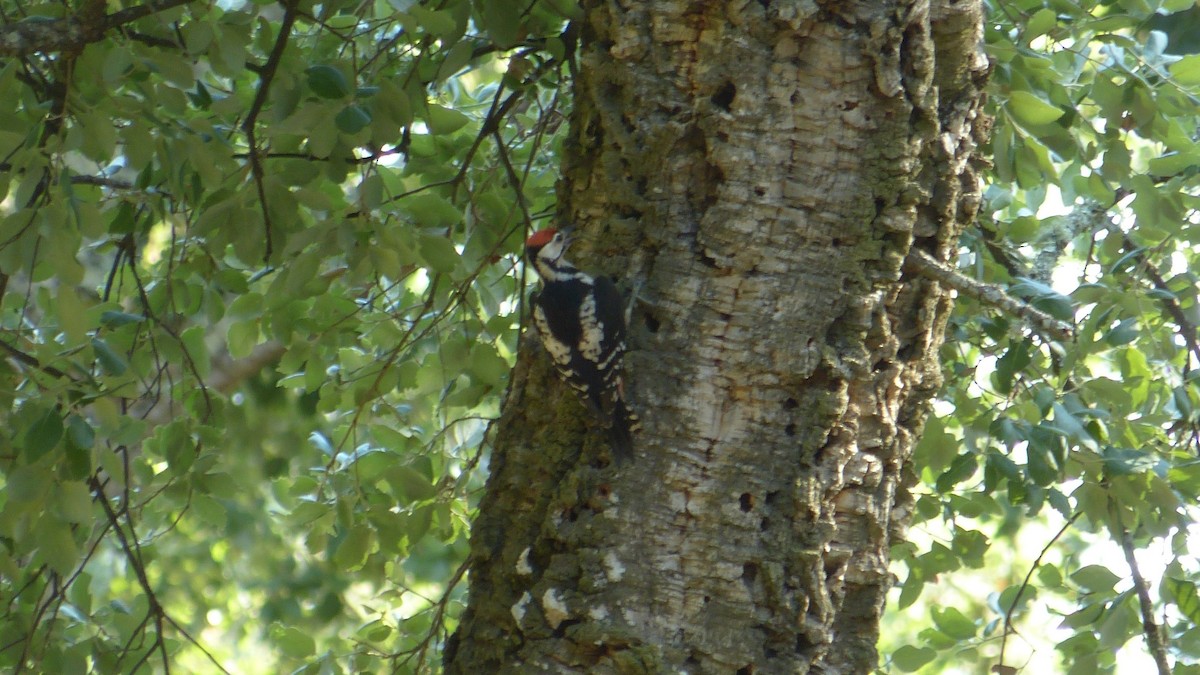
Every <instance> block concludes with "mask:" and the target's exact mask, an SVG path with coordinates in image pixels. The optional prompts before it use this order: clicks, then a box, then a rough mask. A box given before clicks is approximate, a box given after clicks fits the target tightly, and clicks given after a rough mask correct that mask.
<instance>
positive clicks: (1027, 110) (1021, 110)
mask: <svg viewBox="0 0 1200 675" xmlns="http://www.w3.org/2000/svg"><path fill="white" fill-rule="evenodd" d="M1008 110H1009V112H1011V113H1012V114H1013V116H1014V117H1016V118H1017V121H1018V122H1020V123H1022V124H1029V125H1034V126H1037V125H1042V124H1050V123H1051V122H1053V121H1055V120H1057V119H1058V118H1060V117H1062V116H1063V115H1065V114H1066V111H1064V110H1062V109H1060V108H1059V107H1058V106H1054V105H1050V104H1049V103H1047V102H1045V101H1043V100H1042V99H1040V98H1038V97H1037V96H1035V95H1033V94H1031V93H1029V92H1027V91H1014V92H1012V94H1010V95H1009V98H1008Z"/></svg>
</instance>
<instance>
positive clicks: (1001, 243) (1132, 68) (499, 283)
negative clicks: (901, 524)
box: [0, 0, 1200, 673]
mask: <svg viewBox="0 0 1200 675" xmlns="http://www.w3.org/2000/svg"><path fill="white" fill-rule="evenodd" d="M577 12H578V10H577V9H576V8H575V7H574V5H573V4H572V3H571V2H569V0H520V1H518V0H476V1H470V2H469V1H468V0H440V1H431V2H424V3H419V2H416V1H415V0H388V1H384V0H380V1H378V2H374V3H357V2H333V3H327V4H320V5H317V4H312V3H308V2H285V3H283V4H275V3H266V2H263V3H240V2H233V1H231V2H222V3H218V4H215V5H210V4H201V3H192V4H184V3H182V2H179V1H178V0H165V1H163V2H158V3H156V4H155V5H154V6H153V7H151V6H150V5H127V6H120V5H119V4H118V3H106V2H97V1H96V0H77V1H76V2H74V3H71V4H65V3H48V2H41V3H38V2H34V3H27V2H14V1H12V0H4V2H0V21H2V22H3V24H4V26H3V27H2V28H0V34H2V36H3V38H4V39H2V40H0V96H2V97H3V98H4V100H7V101H9V103H8V104H5V105H3V106H0V116H2V123H0V185H2V186H3V194H4V201H3V204H2V206H0V350H3V356H4V357H5V358H4V359H3V360H0V397H2V398H3V401H2V403H0V410H3V411H4V413H3V416H4V419H5V423H4V425H3V429H4V433H0V476H2V478H0V480H2V481H3V488H2V489H0V669H3V670H5V671H10V670H14V671H20V670H22V669H24V670H32V671H34V672H41V671H45V672H87V671H89V670H90V671H93V672H105V673H109V672H130V671H134V670H137V669H138V668H139V667H143V666H144V667H145V668H146V669H148V670H150V669H152V670H164V671H165V670H170V669H172V668H175V669H176V670H183V671H188V672H209V671H213V670H217V669H228V670H230V671H235V672H271V673H274V672H285V671H289V670H293V669H297V668H300V669H303V670H307V671H311V672H327V671H328V672H344V671H364V672H372V671H380V670H382V671H387V670H398V671H401V672H414V671H418V670H427V669H431V668H435V667H436V662H437V660H438V659H437V653H438V650H439V648H440V645H441V642H442V640H443V639H444V636H445V634H446V633H445V631H446V630H447V629H448V628H452V627H453V626H454V622H455V619H456V616H457V612H458V608H459V606H460V604H459V602H460V598H461V594H462V593H463V591H464V588H463V585H464V584H463V583H462V582H463V580H462V573H463V572H462V570H463V567H462V560H463V558H464V556H465V552H466V545H465V536H466V527H467V523H468V521H469V517H470V512H471V508H472V495H473V494H474V492H475V491H476V490H477V489H478V487H479V485H480V484H481V482H482V477H483V474H484V470H485V468H486V450H485V448H486V433H487V428H488V421H489V420H490V419H492V418H494V417H495V416H496V415H497V414H498V401H499V397H500V395H501V394H502V393H503V390H504V387H505V386H506V383H507V378H508V371H509V368H510V367H511V364H512V362H513V355H514V352H515V350H516V344H517V336H518V333H519V330H520V327H521V323H522V308H521V303H520V298H521V297H522V290H523V287H524V284H525V282H526V280H525V278H524V276H523V273H522V271H521V269H520V267H519V266H518V265H516V258H515V254H516V252H517V251H518V249H519V242H520V241H521V240H522V238H523V234H524V232H526V231H527V230H528V228H530V227H531V226H532V224H533V223H534V222H535V221H536V220H537V219H540V218H546V217H548V216H549V215H551V214H552V212H553V208H554V184H555V179H556V168H557V166H558V163H559V159H560V153H559V150H558V144H559V143H560V142H561V140H560V139H561V135H560V133H559V132H560V130H561V129H562V128H563V126H564V124H565V114H566V110H567V109H568V108H569V100H568V99H567V98H566V97H567V89H568V85H569V78H570V75H571V72H572V71H571V59H570V57H571V54H572V49H573V40H574V37H573V35H574V33H573V30H571V29H568V28H567V26H568V25H569V24H568V21H570V20H573V19H579V18H580V17H579V15H578V13H577ZM106 13H107V15H106ZM1198 17H1200V9H1197V8H1196V7H1195V6H1194V5H1193V2H1192V0H1173V1H1172V0H1168V1H1167V2H1162V3H1155V2H1142V1H1140V0H1130V1H1122V2H1092V1H1090V0H1085V1H1084V2H1081V3H1076V2H1071V1H1061V2H1048V3H1045V4H1043V3H1041V2H1029V1H1014V2H1004V3H1001V4H997V5H995V6H994V7H993V8H992V12H991V19H992V20H991V22H990V23H989V25H988V27H987V40H988V45H987V46H988V50H989V54H990V55H991V57H992V58H993V59H994V60H995V68H994V73H993V89H994V92H995V95H994V99H993V101H994V110H993V112H994V115H995V125H994V137H993V141H992V145H991V147H990V148H988V149H986V153H987V154H988V155H989V156H990V157H991V158H992V161H993V165H992V167H993V168H992V170H991V173H990V184H989V188H988V192H987V199H988V201H987V203H986V204H985V207H984V209H983V211H984V212H985V213H986V214H987V216H988V218H986V219H985V222H982V223H980V226H979V227H978V228H977V229H975V230H973V231H971V232H970V233H969V234H968V236H967V237H966V238H965V239H964V241H963V248H962V261H961V262H962V267H963V271H964V272H965V273H966V274H967V275H968V276H971V277H974V278H977V279H980V280H983V281H986V282H989V283H993V284H997V285H998V286H1000V287H1003V288H1004V289H1006V290H1007V291H1008V292H1010V293H1012V294H1014V295H1018V296H1021V297H1024V298H1026V299H1027V300H1029V301H1030V302H1032V303H1033V304H1034V305H1035V306H1037V307H1039V308H1041V309H1043V310H1045V311H1046V312H1048V313H1050V314H1052V315H1053V316H1055V317H1057V318H1058V319H1060V320H1064V321H1069V322H1072V323H1074V324H1075V331H1074V335H1073V336H1072V337H1071V338H1070V339H1062V338H1061V337H1055V336H1051V335H1046V334H1045V333H1044V332H1043V331H1042V330H1041V329H1040V328H1039V327H1038V326H1037V325H1030V324H1027V323H1024V322H1023V321H1022V320H1020V319H1018V318H1015V317H1013V316H1010V315H1006V314H1003V313H1001V312H999V311H998V310H996V309H994V308H991V307H986V306H981V305H979V304H978V303H977V302H975V301H972V300H969V299H966V298H963V299H960V305H959V311H958V314H957V316H956V319H955V321H954V322H953V325H952V326H951V331H952V335H951V336H950V339H949V340H948V343H947V347H946V352H945V363H946V368H947V371H946V375H947V379H946V388H945V392H944V394H943V401H942V402H941V403H939V405H938V406H937V407H936V409H935V415H934V416H933V417H932V418H931V419H930V421H929V424H928V425H927V428H926V433H925V435H924V439H923V441H922V443H921V445H920V446H919V448H918V454H917V457H916V461H915V466H916V470H917V472H918V473H919V474H920V478H921V479H922V480H923V482H922V483H921V484H919V485H918V486H917V487H916V488H915V489H916V491H917V492H918V495H919V499H918V501H917V504H916V514H915V523H916V526H915V528H914V531H913V534H914V536H913V542H914V543H912V544H907V545H904V546H900V547H897V549H896V551H895V552H894V553H895V556H896V558H897V560H899V561H900V562H899V563H898V564H897V568H896V569H897V572H898V574H899V575H900V577H901V581H902V582H903V583H902V585H901V587H900V588H899V589H898V594H897V596H896V598H895V602H894V603H893V604H894V605H895V606H897V607H900V608H904V607H908V608H909V611H908V613H907V614H897V615H895V616H893V617H891V618H890V621H891V622H892V626H891V627H890V628H885V630H884V634H885V635H887V636H889V637H888V642H889V645H887V650H886V651H887V653H885V655H884V665H883V667H884V668H885V669H892V670H914V669H917V668H922V667H924V668H929V669H934V668H936V667H937V666H938V665H939V664H941V665H942V666H943V667H947V668H949V667H958V668H959V669H960V670H961V669H962V668H964V667H968V666H964V665H963V664H965V663H969V662H970V661H971V660H972V659H973V660H975V662H976V663H977V664H978V666H977V667H978V670H979V671H980V672H985V671H987V670H988V669H989V668H990V667H991V666H993V665H996V664H998V663H1003V664H1004V665H1007V666H1014V667H1016V666H1022V665H1025V663H1027V662H1030V661H1029V659H1035V660H1037V659H1041V661H1040V662H1042V663H1046V662H1048V663H1050V664H1051V667H1058V666H1057V665H1055V664H1066V665H1065V666H1063V667H1064V668H1067V667H1072V668H1074V669H1075V672H1081V673H1090V672H1100V671H1101V670H1103V669H1105V668H1111V667H1112V664H1114V663H1115V659H1116V658H1117V657H1116V653H1117V650H1118V649H1119V648H1120V647H1121V646H1122V645H1126V644H1127V643H1130V641H1131V640H1145V639H1146V638H1145V631H1144V630H1143V627H1142V623H1143V618H1144V613H1146V612H1148V613H1149V616H1150V617H1151V618H1152V619H1153V620H1156V621H1159V622H1161V623H1164V626H1163V628H1164V631H1163V635H1164V638H1165V642H1166V644H1165V645H1159V646H1155V645H1153V644H1150V645H1146V644H1143V645H1141V647H1140V650H1141V652H1142V653H1161V654H1162V657H1163V658H1164V659H1169V660H1171V661H1172V662H1175V663H1176V664H1177V667H1176V670H1175V672H1177V673H1182V672H1200V668H1197V667H1196V666H1189V665H1179V664H1192V663H1195V662H1197V661H1200V594H1198V592H1197V591H1198V590H1200V589H1198V588H1197V586H1196V581H1195V579H1196V575H1197V573H1198V572H1200V560H1198V559H1197V556H1196V555H1195V554H1193V552H1192V551H1193V547H1192V546H1191V544H1190V542H1189V535H1190V527H1191V524H1192V521H1193V519H1194V517H1195V515H1196V511H1195V508H1194V507H1193V506H1192V504H1193V503H1194V502H1195V500H1196V498H1197V496H1200V462H1198V461H1197V459H1196V454H1197V452H1200V412H1198V407H1200V387H1198V383H1197V379H1198V376H1197V374H1196V370H1195V369H1196V367H1197V365H1200V344H1198V340H1197V335H1196V333H1197V329H1196V325H1197V323H1200V309H1198V307H1197V302H1196V286H1197V284H1196V278H1195V274H1194V273H1193V272H1192V270H1194V269H1196V267H1197V264H1196V257H1197V255H1198V254H1200V247H1198V244H1197V240H1198V239H1200V227H1198V219H1197V215H1196V206H1197V203H1198V201H1197V188H1198V185H1197V171H1196V168H1195V167H1196V166H1197V164H1200V145H1197V128H1198V126H1200V105H1198V96H1200V54H1197V52H1200V44H1198V42H1200V38H1198V36H1200V30H1197V29H1196V26H1198V25H1200V18H1198ZM998 543H1003V544H1004V545H997V544H998ZM1150 544H1154V546H1153V547H1152V548H1149V549H1147V548H1146V547H1147V546H1148V545H1150ZM1043 548H1045V552H1044V553H1043V551H1042V549H1043ZM1125 551H1138V553H1137V557H1135V558H1134V559H1135V560H1136V561H1137V562H1138V563H1140V565H1139V568H1140V571H1141V576H1143V577H1145V582H1146V583H1145V587H1146V588H1147V589H1148V590H1147V592H1146V593H1144V594H1139V592H1138V591H1139V585H1138V584H1135V583H1133V582H1131V580H1130V579H1131V571H1130V566H1129V562H1128V561H1127V559H1126V556H1125V555H1124V552H1125ZM959 578H966V579H970V580H971V581H964V582H959V583H957V584H956V582H955V581H954V580H955V579H959ZM930 584H938V585H943V584H950V585H953V586H958V587H961V588H964V589H968V588H969V589H975V588H979V587H981V586H980V584H982V586H983V587H986V588H989V589H990V592H989V593H980V592H977V591H975V592H962V593H948V592H945V590H944V589H939V592H938V593H937V594H936V597H933V598H931V596H932V595H933V594H930V593H924V594H923V590H924V589H927V588H928V587H929V585H930ZM914 603H915V604H914ZM913 609H919V610H920V611H921V615H920V616H919V617H918V618H917V619H916V620H917V621H923V620H924V618H925V617H926V616H928V617H929V618H930V619H931V621H927V622H926V623H928V624H929V625H928V626H927V627H925V626H918V625H916V624H915V623H914V619H913V618H912V610H913ZM926 613H927V614H926ZM1164 619H1165V621H1164ZM1014 631H1015V632H1014ZM1056 644H1057V652H1058V653H1059V656H1054V651H1055V650H1054V645H1056ZM1046 652H1050V654H1049V655H1047V654H1046ZM1189 668H1191V670H1189Z"/></svg>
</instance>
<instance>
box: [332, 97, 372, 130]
mask: <svg viewBox="0 0 1200 675" xmlns="http://www.w3.org/2000/svg"><path fill="white" fill-rule="evenodd" d="M333 122H334V124H336V125H337V128H338V131H341V132H342V133H344V134H354V133H358V132H359V131H362V130H363V129H366V128H367V127H368V126H370V124H371V113H369V112H367V110H366V108H363V107H362V106H359V105H358V104H357V103H351V104H350V105H348V106H346V107H345V108H342V111H341V112H339V113H338V114H337V117H334V118H333Z"/></svg>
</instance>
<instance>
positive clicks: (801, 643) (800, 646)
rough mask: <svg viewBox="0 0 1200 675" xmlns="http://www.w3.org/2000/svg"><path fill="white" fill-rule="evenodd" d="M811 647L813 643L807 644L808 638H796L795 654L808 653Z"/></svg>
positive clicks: (801, 636) (800, 636) (802, 636)
mask: <svg viewBox="0 0 1200 675" xmlns="http://www.w3.org/2000/svg"><path fill="white" fill-rule="evenodd" d="M812 646H813V643H811V642H809V641H808V638H807V637H805V636H804V635H797V636H796V653H797V654H806V653H808V650H809V649H812Z"/></svg>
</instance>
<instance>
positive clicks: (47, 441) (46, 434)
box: [24, 409, 63, 462]
mask: <svg viewBox="0 0 1200 675" xmlns="http://www.w3.org/2000/svg"><path fill="white" fill-rule="evenodd" d="M62 436H63V420H62V416H61V415H59V413H58V411H57V410H53V409H51V410H47V411H46V414H45V415H42V416H41V417H40V418H38V420H37V421H36V422H34V423H33V424H32V425H31V426H30V427H29V429H27V430H26V431H25V439H24V441H25V458H26V459H27V460H28V461H29V462H36V461H37V460H38V459H41V458H42V457H44V456H45V455H46V453H48V452H50V451H51V450H53V449H54V448H55V447H56V446H58V442H59V440H61V439H62Z"/></svg>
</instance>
